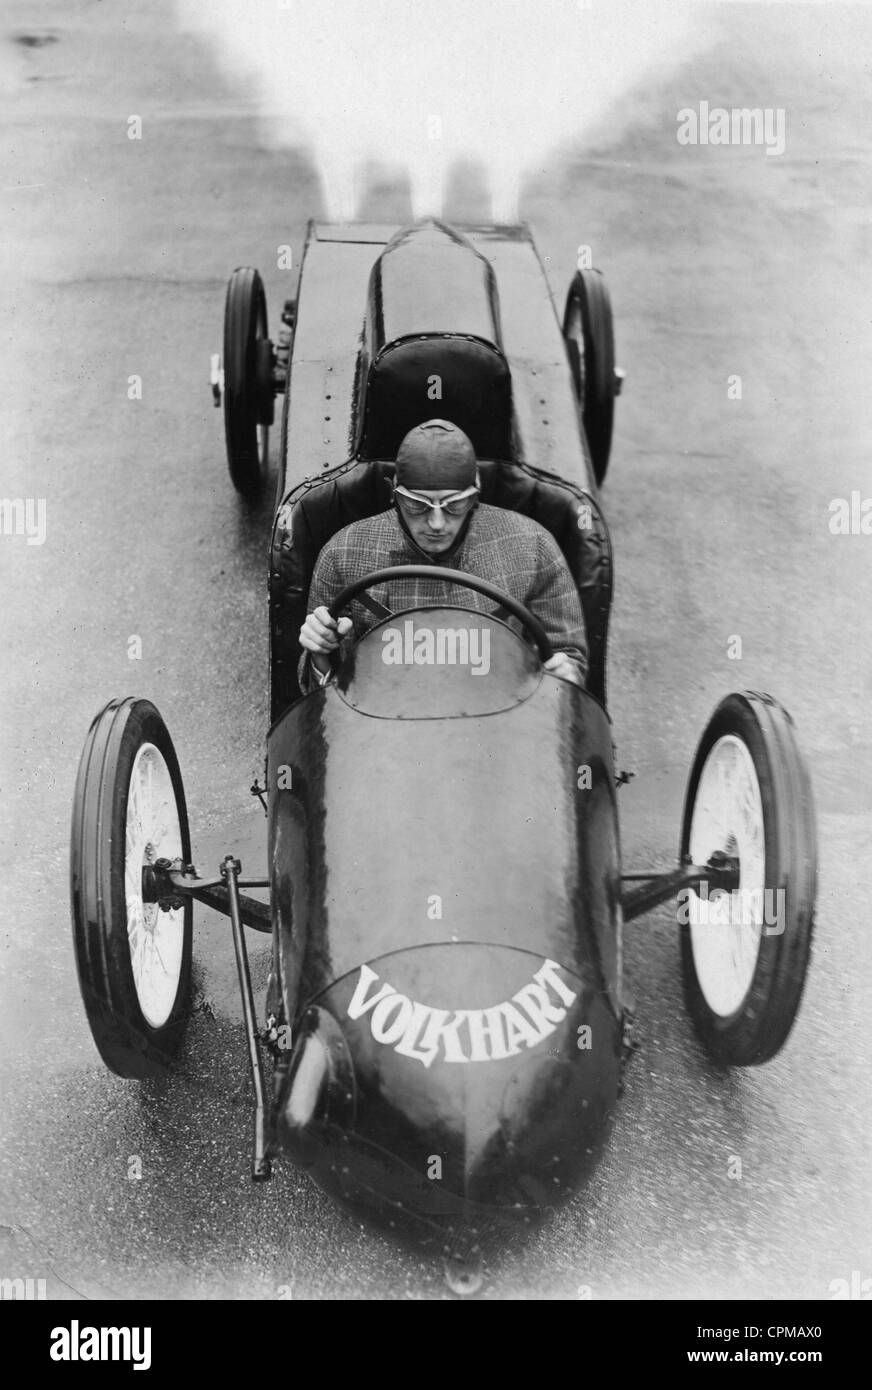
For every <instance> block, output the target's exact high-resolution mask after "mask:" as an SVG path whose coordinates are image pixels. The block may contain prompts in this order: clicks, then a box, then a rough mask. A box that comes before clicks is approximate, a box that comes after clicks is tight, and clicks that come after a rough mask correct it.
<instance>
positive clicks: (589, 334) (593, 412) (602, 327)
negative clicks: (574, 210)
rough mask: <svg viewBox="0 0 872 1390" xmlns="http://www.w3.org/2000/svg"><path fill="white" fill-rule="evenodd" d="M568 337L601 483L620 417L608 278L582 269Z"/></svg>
mask: <svg viewBox="0 0 872 1390" xmlns="http://www.w3.org/2000/svg"><path fill="white" fill-rule="evenodd" d="M563 337H564V340H565V342H566V351H567V355H568V357H569V366H570V369H571V371H572V380H573V384H574V386H575V394H576V398H577V400H578V404H579V407H580V409H581V417H582V423H583V424H584V433H585V436H586V438H587V443H588V448H589V449H590V456H591V462H592V464H593V471H594V476H595V478H596V481H597V486H601V485H602V482H603V479H604V478H605V476H606V469H607V468H608V466H609V455H610V453H611V448H612V428H613V425H614V417H615V334H614V326H613V323H612V305H611V300H610V299H609V292H608V289H607V288H606V282H605V280H604V279H603V277H602V275H601V274H600V272H599V271H598V270H579V271H577V272H576V275H575V278H574V280H573V281H572V284H571V285H570V287H569V293H568V295H567V296H566V308H565V310H564V313H563Z"/></svg>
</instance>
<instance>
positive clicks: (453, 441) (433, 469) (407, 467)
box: [396, 420, 476, 492]
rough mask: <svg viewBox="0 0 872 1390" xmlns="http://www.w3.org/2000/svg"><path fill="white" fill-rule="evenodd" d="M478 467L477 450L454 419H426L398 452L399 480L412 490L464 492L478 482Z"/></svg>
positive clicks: (406, 438) (402, 444)
mask: <svg viewBox="0 0 872 1390" xmlns="http://www.w3.org/2000/svg"><path fill="white" fill-rule="evenodd" d="M475 467H476V464H475V449H474V448H473V447H472V441H471V440H470V438H469V436H468V435H466V434H464V433H463V430H461V429H458V427H457V425H453V424H452V423H451V421H450V420H426V421H425V422H424V424H423V425H416V426H415V428H414V429H413V430H409V433H408V434H407V435H406V437H405V439H404V440H403V441H402V443H401V444H400V447H399V449H398V450H397V471H396V481H397V482H398V483H399V484H400V486H401V487H406V488H410V489H412V490H414V489H416V488H417V489H419V490H420V489H424V490H429V491H433V492H437V491H442V490H444V489H446V488H454V489H455V490H456V491H457V492H462V491H463V490H464V488H468V487H472V485H473V483H474V482H475Z"/></svg>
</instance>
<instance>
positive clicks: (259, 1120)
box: [221, 854, 272, 1182]
mask: <svg viewBox="0 0 872 1390" xmlns="http://www.w3.org/2000/svg"><path fill="white" fill-rule="evenodd" d="M240 867H241V866H240V863H239V860H238V859H234V858H233V856H232V854H228V856H227V858H226V859H225V860H224V862H223V863H222V865H221V875H222V878H223V879H224V881H225V883H226V884H227V897H228V900H229V903H230V925H231V927H232V930H233V949H234V951H235V952H236V972H237V974H238V976H239V992H240V994H241V995H242V1014H243V1018H244V1020H245V1036H246V1039H247V1042H248V1058H249V1061H250V1063H251V1079H252V1082H253V1083H254V1154H253V1156H252V1161H251V1176H252V1179H253V1180H254V1182H265V1180H266V1179H267V1178H268V1177H270V1176H271V1173H272V1164H271V1163H270V1160H269V1158H268V1157H267V1144H266V1107H265V1104H264V1081H263V1061H262V1059H261V1055H260V1048H259V1047H258V1044H257V1028H256V1025H255V1019H254V995H253V994H252V990H251V972H250V971H249V968H248V953H247V951H246V949H245V932H244V931H243V930H242V916H241V913H240V903H239V870H240Z"/></svg>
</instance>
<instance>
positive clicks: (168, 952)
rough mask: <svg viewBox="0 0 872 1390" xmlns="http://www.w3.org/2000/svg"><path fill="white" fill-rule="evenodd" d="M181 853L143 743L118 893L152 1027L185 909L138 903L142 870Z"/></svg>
mask: <svg viewBox="0 0 872 1390" xmlns="http://www.w3.org/2000/svg"><path fill="white" fill-rule="evenodd" d="M181 853H182V830H181V826H180V824H179V814H178V808H177V806H176V795H175V791H174V789H173V783H172V778H171V777H170V770H169V768H168V767H167V765H166V761H165V759H164V757H163V754H162V753H161V752H160V750H159V749H157V748H155V746H154V744H153V743H144V744H143V745H142V747H141V748H140V749H139V751H138V752H137V754H136V758H135V759H134V763H133V768H132V770H131V773H130V784H129V786H128V789H127V832H126V838H125V852H124V895H125V900H126V905H127V940H128V945H129V947H130V962H131V965H132V967H133V983H134V985H135V986H136V995H137V998H138V999H139V1007H140V1008H141V1010H142V1013H143V1016H144V1018H145V1020H146V1022H147V1023H149V1024H150V1025H151V1027H152V1028H160V1027H162V1025H163V1024H164V1023H166V1021H167V1019H168V1018H169V1016H170V1014H171V1013H172V1010H173V1004H174V1003H175V1000H176V995H177V993H178V989H179V978H180V976H181V973H182V952H183V949H184V939H185V933H184V922H185V909H184V908H183V907H177V908H173V909H172V910H171V911H170V912H162V911H161V910H160V908H159V907H158V905H157V903H144V902H143V900H142V870H143V867H144V866H145V865H146V864H153V863H154V861H155V860H156V859H162V858H163V859H178V858H180V857H181Z"/></svg>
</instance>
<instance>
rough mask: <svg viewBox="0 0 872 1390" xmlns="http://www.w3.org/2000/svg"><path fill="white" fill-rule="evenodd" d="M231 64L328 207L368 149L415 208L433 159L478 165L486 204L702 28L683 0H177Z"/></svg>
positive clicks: (689, 44)
mask: <svg viewBox="0 0 872 1390" xmlns="http://www.w3.org/2000/svg"><path fill="white" fill-rule="evenodd" d="M177 4H178V6H179V17H180V22H181V25H182V27H183V28H193V29H196V30H198V31H199V32H201V33H204V34H206V35H207V36H209V37H210V38H211V39H212V40H213V41H214V42H215V44H216V45H217V50H218V53H219V56H220V58H221V60H222V62H223V63H224V64H225V66H226V67H227V69H228V70H229V72H230V74H231V75H235V76H240V75H245V76H247V77H248V78H250V79H252V80H253V82H254V86H255V90H256V92H257V95H258V104H259V110H260V113H261V115H262V117H263V121H264V130H265V134H266V136H267V138H268V139H269V140H270V141H272V142H274V143H276V144H278V145H299V144H306V145H308V146H309V147H311V148H312V150H313V152H314V154H315V157H316V159H317V161H318V165H319V168H320V171H321V173H322V176H323V179H324V185H325V192H326V197H327V202H328V206H329V208H330V211H331V214H332V215H333V216H336V217H339V218H349V217H352V216H353V215H354V212H355V208H356V207H357V205H358V203H359V199H360V196H361V193H362V188H361V180H362V178H363V177H364V175H363V172H362V171H364V170H365V168H366V165H367V163H368V162H369V161H371V160H378V161H385V160H389V161H391V162H392V163H395V164H402V165H404V166H405V167H406V168H407V169H408V172H409V176H410V179H411V188H412V202H413V210H414V213H415V215H416V216H424V215H426V214H428V213H435V214H438V213H439V212H441V209H442V196H443V190H444V184H445V176H446V171H447V170H448V169H449V168H450V167H451V165H452V164H453V163H454V162H455V161H457V160H461V159H470V158H471V159H473V160H476V161H478V162H480V163H481V164H483V165H484V166H485V168H486V169H487V171H488V173H489V176H490V181H491V192H492V199H493V211H494V217H495V219H496V220H498V221H514V220H516V218H517V204H518V193H519V187H520V180H521V176H522V175H523V174H524V172H525V171H528V170H535V169H541V168H542V167H544V166H545V165H546V164H547V162H549V160H553V158H554V152H555V149H556V148H557V147H559V145H560V144H561V143H563V142H565V141H568V140H574V139H578V138H579V137H582V136H584V135H585V133H587V132H588V131H590V129H591V128H592V127H593V126H594V125H595V124H596V123H597V122H598V121H600V120H601V119H602V118H603V117H604V115H605V114H606V113H607V112H612V111H614V112H616V113H617V114H618V116H619V107H617V106H616V103H619V100H620V98H621V96H622V95H623V94H624V93H626V92H629V90H630V89H631V88H632V87H633V86H634V84H636V83H637V82H638V81H639V80H640V79H641V78H643V77H644V76H645V75H646V74H648V73H650V72H652V70H654V69H655V68H657V67H661V66H664V65H667V64H668V65H674V64H675V63H677V62H678V61H680V60H682V59H684V58H685V57H686V56H687V54H688V53H689V52H691V51H692V50H693V49H694V48H695V47H696V46H697V45H698V44H699V43H700V42H701V41H703V37H704V33H703V31H704V28H705V27H707V26H706V25H705V24H704V22H701V16H700V10H699V9H698V8H697V7H694V6H690V5H681V4H675V3H670V4H669V5H668V6H667V5H661V4H657V3H651V0H647V3H645V2H643V3H639V0H631V2H630V3H626V2H624V3H620V2H619V0H615V2H614V3H606V0H539V3H538V4H535V3H533V0H177Z"/></svg>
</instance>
